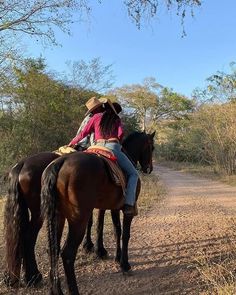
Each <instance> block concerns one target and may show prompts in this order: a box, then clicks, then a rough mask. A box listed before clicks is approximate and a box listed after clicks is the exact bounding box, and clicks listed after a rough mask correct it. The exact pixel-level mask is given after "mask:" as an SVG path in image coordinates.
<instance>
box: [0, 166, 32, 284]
mask: <svg viewBox="0 0 236 295" xmlns="http://www.w3.org/2000/svg"><path fill="white" fill-rule="evenodd" d="M23 165H24V162H23V161H22V162H20V163H18V164H16V165H15V166H14V167H13V168H12V169H11V171H10V173H9V175H8V182H9V186H8V195H7V201H6V205H5V212H4V231H5V241H6V264H7V270H6V274H5V275H6V276H5V282H6V284H8V285H14V284H16V283H18V281H19V277H20V268H21V261H22V257H23V242H24V241H23V233H24V231H25V229H26V227H27V225H28V223H29V214H28V209H27V205H26V202H25V200H24V198H23V197H22V193H21V189H20V184H19V174H20V172H21V169H22V167H23Z"/></svg>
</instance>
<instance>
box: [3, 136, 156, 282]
mask: <svg viewBox="0 0 236 295" xmlns="http://www.w3.org/2000/svg"><path fill="white" fill-rule="evenodd" d="M135 134H136V133H134V134H131V135H130V136H128V137H127V139H126V140H125V141H124V147H125V149H126V151H127V153H128V154H129V155H132V160H133V161H134V163H135V164H137V161H140V165H141V168H142V171H143V172H147V171H151V170H152V165H151V164H150V163H148V162H147V161H146V160H145V159H144V158H143V156H142V155H143V154H145V155H147V156H148V155H149V150H150V149H152V148H153V136H154V133H153V134H151V135H149V134H147V135H145V134H144V133H137V134H136V135H135ZM138 134H139V135H138ZM137 138H139V139H138V142H139V148H137V144H136V141H137ZM141 138H142V139H141ZM134 146H135V153H134V152H133V151H132V150H133V149H134ZM58 157H59V156H58V155H57V154H55V153H51V152H44V153H39V154H36V155H33V156H30V157H26V158H25V159H23V160H21V161H20V162H19V163H18V164H17V165H15V166H14V167H13V168H12V169H11V171H10V173H9V193H8V198H7V202H6V207H5V235H6V264H7V269H6V273H5V283H6V284H7V285H10V286H14V285H17V283H18V282H19V276H20V268H21V263H23V270H24V279H25V282H26V284H27V286H31V285H36V284H37V283H39V282H40V281H41V279H42V275H41V273H40V272H39V270H38V267H37V263H36V259H35V250H34V249H35V244H36V240H37V236H38V232H39V230H40V229H41V227H42V224H43V219H42V216H40V191H41V175H42V173H43V170H44V169H45V168H46V166H47V165H48V164H50V163H51V161H53V160H54V159H56V158H58ZM99 216H104V212H103V211H101V213H99ZM112 219H113V223H114V228H115V232H116V233H117V236H118V239H117V245H118V240H119V236H120V235H119V232H120V229H119V213H117V212H116V211H114V212H112ZM91 220H92V219H91ZM90 224H91V223H90ZM98 229H99V230H98V233H99V235H98V239H97V245H98V247H97V249H98V252H97V253H101V254H100V255H98V256H100V257H103V256H104V254H102V253H104V252H105V253H106V250H105V249H104V247H103V243H102V229H103V220H102V219H101V218H100V219H99V222H98ZM89 233H90V227H88V234H87V235H86V237H88V238H87V239H86V243H85V245H84V248H86V249H87V250H88V249H89V250H91V244H92V241H91V236H90V234H89ZM88 241H89V242H88ZM117 253H118V254H117V257H118V258H117V260H119V253H120V248H118V246H117Z"/></svg>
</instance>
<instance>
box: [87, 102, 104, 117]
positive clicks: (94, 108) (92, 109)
mask: <svg viewBox="0 0 236 295" xmlns="http://www.w3.org/2000/svg"><path fill="white" fill-rule="evenodd" d="M101 105H103V102H100V104H97V105H96V106H94V107H93V108H91V109H90V110H87V112H86V113H85V116H87V115H88V114H89V113H91V112H92V111H94V110H96V108H99V107H100V106H101Z"/></svg>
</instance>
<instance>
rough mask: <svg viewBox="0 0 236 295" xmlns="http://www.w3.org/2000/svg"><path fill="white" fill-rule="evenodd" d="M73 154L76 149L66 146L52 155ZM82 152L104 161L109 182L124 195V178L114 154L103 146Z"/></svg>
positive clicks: (92, 147) (91, 147)
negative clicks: (94, 155)
mask: <svg viewBox="0 0 236 295" xmlns="http://www.w3.org/2000/svg"><path fill="white" fill-rule="evenodd" d="M74 152H76V149H74V148H72V147H69V146H67V145H64V146H61V147H59V148H58V149H57V150H56V151H54V153H56V154H58V155H60V156H63V155H65V154H70V153H74ZM83 152H84V153H92V154H96V155H97V156H99V157H102V158H103V159H104V162H105V164H106V168H107V171H108V173H109V176H110V177H111V180H112V181H113V182H114V184H116V185H118V186H121V187H122V191H123V195H124V194H125V188H126V178H125V175H124V173H123V172H122V170H121V168H120V167H119V166H118V164H117V158H116V156H115V155H114V153H113V152H112V151H111V150H109V149H107V148H106V147H103V146H90V147H89V148H88V149H87V150H85V151H83Z"/></svg>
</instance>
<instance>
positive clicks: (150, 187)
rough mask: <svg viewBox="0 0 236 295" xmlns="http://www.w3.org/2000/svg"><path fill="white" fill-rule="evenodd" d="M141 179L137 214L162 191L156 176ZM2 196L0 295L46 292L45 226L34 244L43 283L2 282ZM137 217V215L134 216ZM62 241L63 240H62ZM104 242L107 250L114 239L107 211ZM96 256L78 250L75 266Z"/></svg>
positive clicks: (0, 215) (1, 201)
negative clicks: (9, 285) (11, 284)
mask: <svg viewBox="0 0 236 295" xmlns="http://www.w3.org/2000/svg"><path fill="white" fill-rule="evenodd" d="M141 181H142V190H141V194H140V197H139V202H138V207H139V215H141V216H142V215H145V214H146V212H147V211H148V210H149V209H150V208H151V207H152V204H153V203H154V202H158V201H159V200H160V198H161V196H162V195H163V193H164V190H163V188H162V187H161V185H160V183H159V181H158V177H157V176H155V175H148V176H144V175H142V176H141ZM4 202H5V200H4V198H2V199H0V257H1V262H0V295H3V294H4V295H5V294H7V295H15V294H22V295H23V294H24V295H27V294H40V295H42V294H47V293H48V275H49V264H48V257H47V241H46V230H45V227H43V229H42V230H41V231H40V234H39V237H38V241H37V246H36V255H37V261H38V265H39V269H40V271H41V272H42V274H43V278H44V280H43V283H42V285H41V286H39V287H38V288H35V289H33V290H32V289H29V288H26V287H20V288H19V289H17V290H15V289H10V288H7V287H6V286H5V285H4V284H3V280H2V278H3V272H4V259H3V257H4V238H3V210H4ZM96 214H97V213H96V212H95V213H94V217H95V218H94V221H95V224H94V227H93V232H92V234H93V240H94V236H95V228H96ZM136 218H138V217H136ZM66 232H67V230H66V228H65V230H64V235H63V239H65V236H66ZM62 243H63V241H62ZM104 243H105V247H106V248H108V250H109V252H110V250H111V243H112V244H113V248H114V245H115V244H114V240H113V227H112V221H111V218H110V213H109V211H107V212H106V216H105V226H104ZM95 261H96V257H95V256H94V255H86V254H85V253H84V252H83V251H82V250H79V254H78V255H77V259H76V264H75V268H76V269H77V268H78V269H79V268H81V267H83V266H86V265H91V264H93V263H95ZM102 263H104V266H105V265H106V261H104V262H102ZM60 273H61V274H63V270H62V264H61V263H60ZM61 277H62V287H63V289H64V290H65V289H66V286H65V281H64V280H63V278H64V275H62V276H61Z"/></svg>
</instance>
